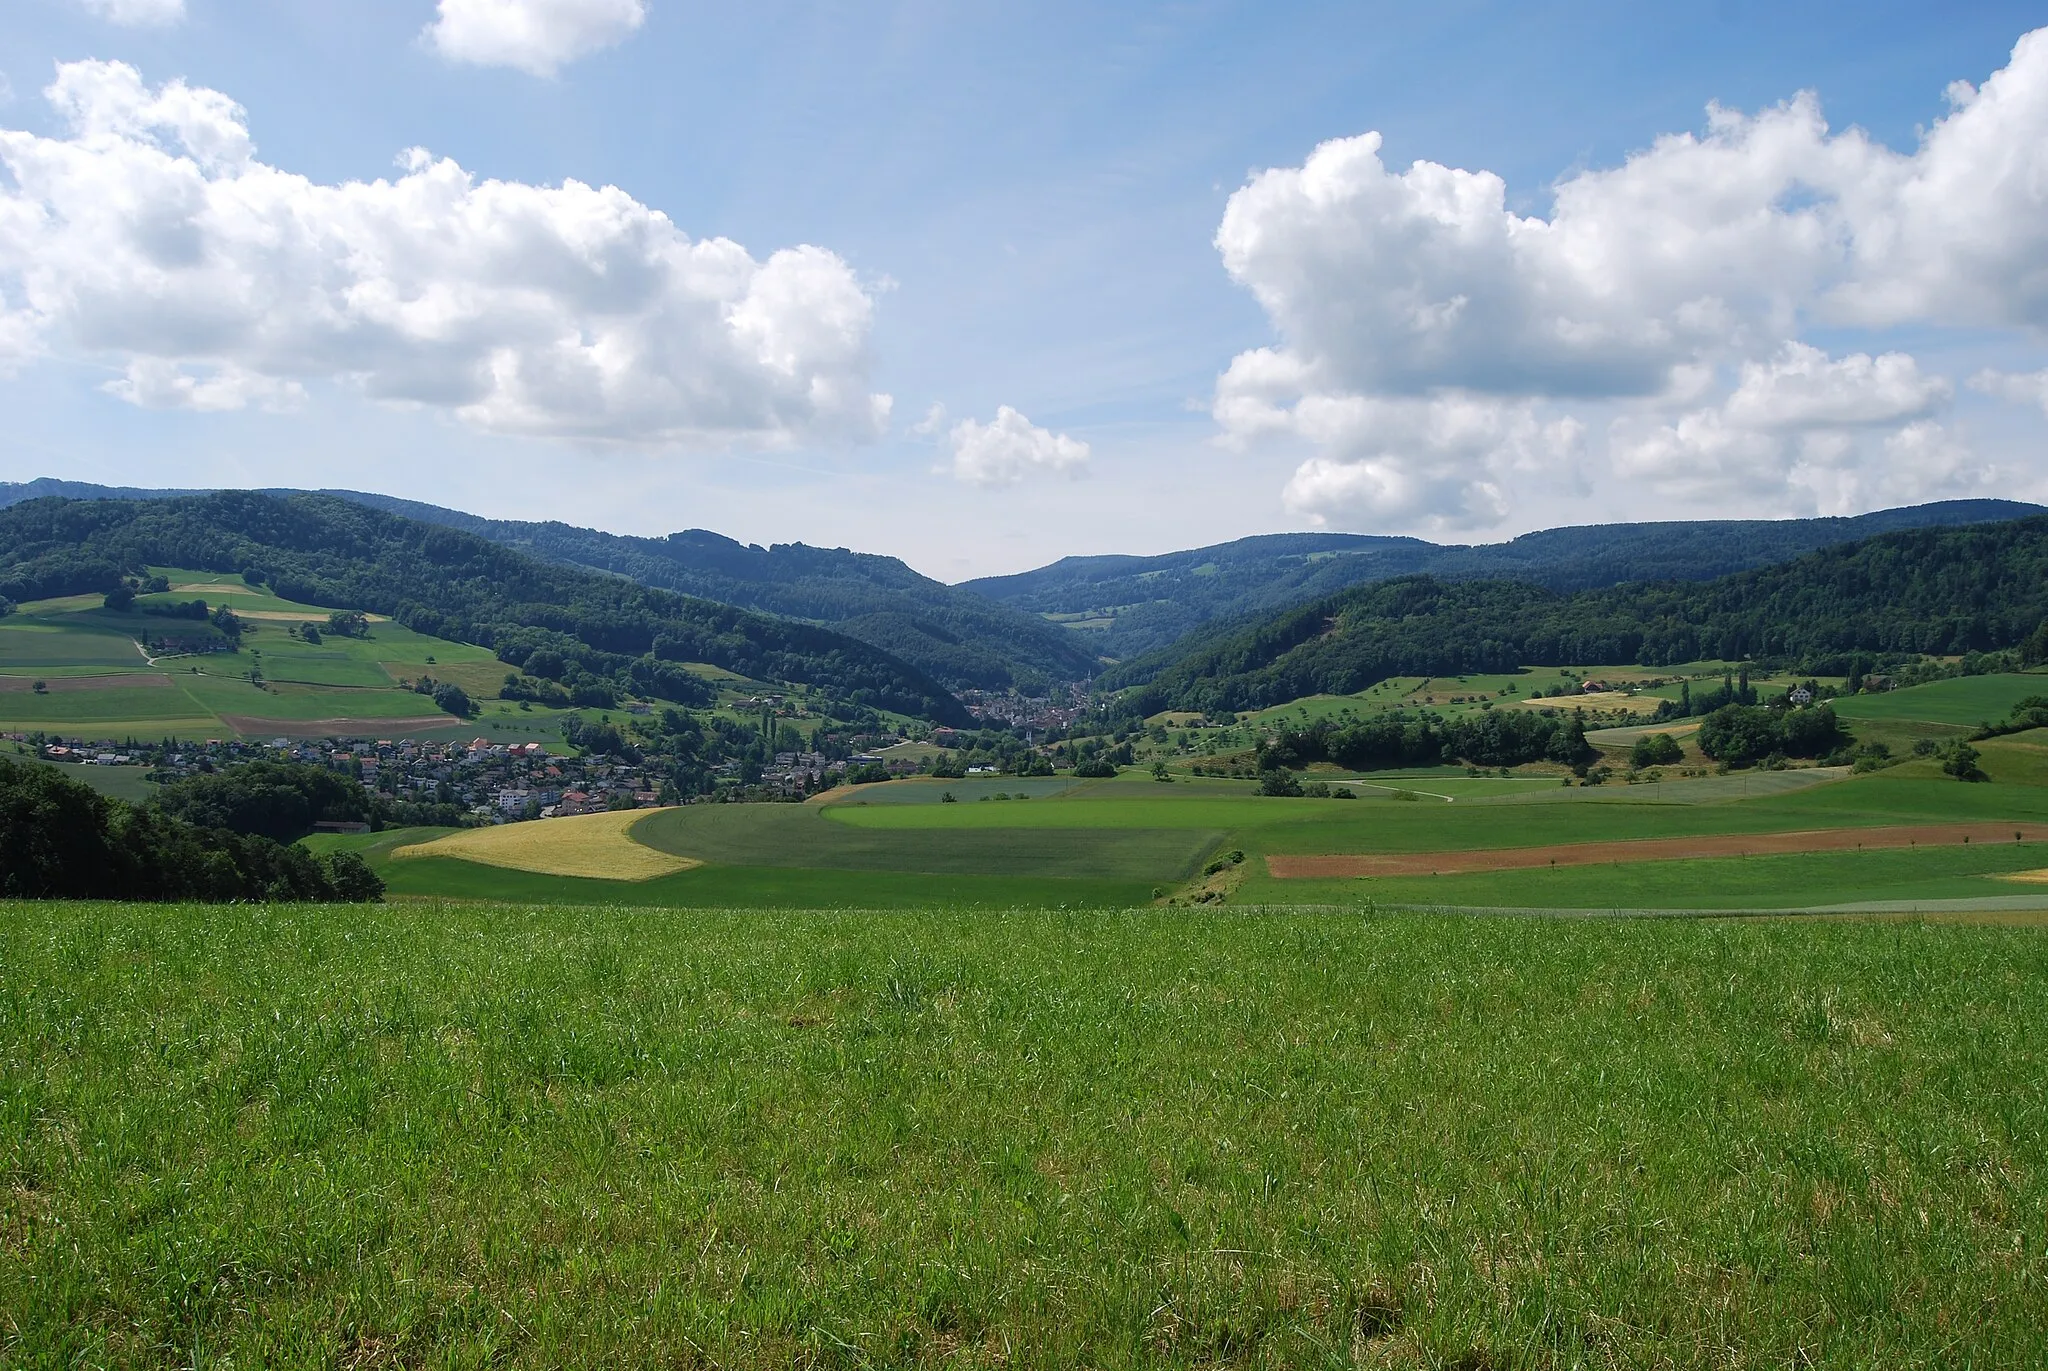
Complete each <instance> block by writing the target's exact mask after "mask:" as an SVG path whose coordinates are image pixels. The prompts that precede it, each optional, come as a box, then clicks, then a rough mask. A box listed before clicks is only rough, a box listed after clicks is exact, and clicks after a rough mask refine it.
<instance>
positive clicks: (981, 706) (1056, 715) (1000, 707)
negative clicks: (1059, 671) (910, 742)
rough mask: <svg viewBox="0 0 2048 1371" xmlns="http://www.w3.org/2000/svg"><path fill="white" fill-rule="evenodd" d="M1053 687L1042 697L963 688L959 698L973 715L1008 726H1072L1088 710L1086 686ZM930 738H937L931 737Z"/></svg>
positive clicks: (1047, 728) (1042, 728) (1047, 727)
mask: <svg viewBox="0 0 2048 1371" xmlns="http://www.w3.org/2000/svg"><path fill="white" fill-rule="evenodd" d="M1057 690H1058V693H1056V694H1053V695H1050V696H1046V697H1044V698H1039V697H1036V696H1030V695H1019V694H1018V693H1017V692H1016V691H1014V690H963V691H961V692H960V702H961V703H962V704H964V705H966V706H967V712H968V713H969V714H972V715H973V716H974V717H975V718H977V719H982V720H985V721H987V722H989V723H992V724H1001V725H1004V726H1005V727H1009V728H1030V729H1038V730H1042V731H1048V732H1049V731H1051V730H1053V729H1063V728H1071V727H1073V725H1074V724H1075V722H1076V721H1078V720H1079V719H1080V718H1081V716H1082V715H1084V714H1086V713H1087V712H1088V687H1087V686H1086V685H1085V684H1083V683H1080V682H1075V683H1073V684H1070V685H1067V686H1063V687H1058V688H1057ZM933 741H934V742H936V741H938V740H937V739H936V738H934V739H933ZM940 746H945V744H943V743H942V744H940Z"/></svg>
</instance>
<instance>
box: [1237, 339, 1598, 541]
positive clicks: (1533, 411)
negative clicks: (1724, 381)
mask: <svg viewBox="0 0 2048 1371" xmlns="http://www.w3.org/2000/svg"><path fill="white" fill-rule="evenodd" d="M1300 382H1301V378H1300V375H1299V372H1298V371H1297V370H1296V369H1295V367H1294V364H1293V363H1292V361H1291V359H1290V358H1288V357H1287V356H1285V355H1284V354H1281V353H1277V352H1274V351H1271V350H1269V349H1260V350H1258V351H1255V352H1248V353H1245V354H1243V355H1241V356H1239V357H1238V358H1237V359H1236V361H1234V362H1233V363H1232V364H1231V367H1230V370H1229V371H1228V372H1227V373H1226V374H1225V375H1224V377H1223V379H1222V381H1221V382H1220V383H1219V384H1218V387H1217V403H1216V412H1217V415H1218V417H1219V418H1220V419H1221V420H1222V421H1223V424H1224V429H1225V432H1226V433H1227V434H1228V435H1229V436H1230V441H1232V442H1234V443H1237V444H1245V443H1249V442H1251V441H1254V440H1256V439H1259V438H1266V437H1274V436H1286V437H1291V438H1294V439H1298V440H1300V441H1302V442H1305V443H1307V444H1309V445H1310V446H1312V447H1315V448H1317V449H1319V450H1320V452H1321V453H1322V454H1323V455H1320V456H1316V457H1312V458H1310V459H1309V460H1307V461H1305V462H1303V463H1302V464H1301V466H1300V467H1299V468H1298V469H1297V470H1296V471H1295V473H1294V478H1293V480H1291V481H1290V482H1289V483H1288V485H1287V488H1286V490H1285V491H1284V492H1283V493H1282V500H1283V502H1284V503H1285V504H1286V506H1287V508H1288V509H1289V510H1291V511H1293V512H1294V513H1296V514H1299V515H1302V516H1304V517H1305V518H1307V519H1308V520H1309V521H1310V522H1311V523H1314V524H1317V525H1319V526H1320V525H1329V524H1335V525H1339V526H1343V527H1357V526H1364V525H1370V524H1373V523H1375V522H1382V523H1395V524H1399V525H1402V526H1404V527H1414V528H1425V529H1429V530H1431V531H1444V530H1455V529H1465V528H1479V527H1485V526H1487V525H1489V524H1493V523H1497V522H1499V521H1500V520H1501V519H1502V518H1503V517H1504V516H1505V515H1506V514H1507V512H1508V497H1507V489H1508V486H1509V485H1510V483H1511V482H1512V481H1513V479H1514V478H1515V476H1516V475H1517V474H1519V473H1541V474H1543V475H1544V477H1545V478H1546V479H1551V480H1556V479H1559V478H1560V477H1563V478H1564V479H1567V480H1572V479H1573V477H1572V474H1571V473H1572V468H1573V466H1574V464H1575V462H1576V461H1577V459H1578V457H1579V455H1580V452H1581V446H1582V439H1583V437H1584V433H1583V429H1582V427H1581V426H1580V425H1579V424H1578V423H1577V422H1576V421H1575V420H1572V419H1568V418H1555V419H1550V420H1548V421H1545V420H1544V419H1543V418H1542V417H1541V416H1539V414H1538V412H1537V408H1536V406H1535V405H1533V404H1531V403H1529V402H1527V401H1521V400H1504V399H1501V398H1500V397H1497V396H1488V395H1479V394H1475V393H1472V392H1469V391H1455V392H1439V393H1437V394H1435V395H1431V396H1367V395H1342V394H1325V393H1315V392H1311V393H1308V394H1302V393H1301V388H1300Z"/></svg>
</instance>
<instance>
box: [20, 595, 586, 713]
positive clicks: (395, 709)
mask: <svg viewBox="0 0 2048 1371" xmlns="http://www.w3.org/2000/svg"><path fill="white" fill-rule="evenodd" d="M160 570H163V571H164V573H165V574H166V575H167V576H168V577H169V578H170V580H171V582H172V584H173V585H174V586H178V587H185V588H184V589H174V590H173V591H171V592H170V593H168V594H159V595H154V596H144V597H141V600H140V601H139V602H138V603H142V604H147V603H151V602H154V601H183V600H190V599H192V598H193V597H194V596H198V597H199V598H202V599H207V601H208V603H209V604H212V603H225V604H228V605H231V606H232V607H234V608H235V609H237V610H239V611H242V612H244V613H252V614H253V613H259V612H260V613H290V614H292V615H293V616H294V620H291V621H281V620H275V619H255V618H251V619H248V620H246V621H245V631H244V638H243V646H242V650H241V651H239V652H235V653H223V654H217V655H211V656H203V657H174V658H170V659H167V660H166V661H164V662H163V663H162V664H161V665H159V666H157V667H155V668H152V667H150V666H149V665H148V663H147V662H146V661H145V659H144V658H143V657H142V655H141V653H140V652H139V651H138V650H137V648H136V646H135V642H134V640H133V637H132V635H135V634H140V633H143V632H146V631H151V630H156V631H170V630H171V629H173V628H175V629H176V630H177V631H180V632H196V633H210V630H208V629H206V628H205V627H204V626H202V625H196V624H187V623H185V622H184V621H174V620H166V619H157V618H151V617H148V616H145V615H143V614H140V613H113V612H110V611H107V610H105V609H104V608H102V607H101V597H99V596H71V597H67V598H65V599H61V600H46V601H39V602H36V603H34V604H31V605H26V606H23V607H22V612H21V613H19V614H16V615H11V616H9V617H8V618H6V619H4V620H0V676H5V677H9V678H14V679H18V678H20V677H24V676H27V677H47V678H48V679H49V680H50V681H51V684H52V689H51V690H50V692H49V693H48V694H46V695H36V694H33V693H32V692H26V691H14V690H11V689H8V690H0V728H4V729H10V730H17V731H29V730H35V729H42V730H45V731H49V732H56V733H70V732H73V731H76V732H79V733H81V734H84V735H87V736H91V737H108V738H113V737H121V736H126V735H128V734H135V735H137V736H143V735H153V736H154V735H162V734H165V733H175V734H180V735H187V736H189V735H192V734H194V733H199V734H202V735H206V736H220V737H225V736H232V735H234V734H235V733H236V732H238V731H239V732H240V733H241V734H242V735H243V736H251V737H260V736H263V735H265V734H267V733H271V732H274V731H277V730H278V729H279V728H281V727H284V726H288V725H293V724H306V723H311V722H318V721H323V720H329V719H332V720H335V721H337V722H336V723H335V725H334V731H336V732H338V733H354V732H378V733H389V732H392V731H394V730H392V728H391V721H394V720H398V719H422V720H430V721H435V722H430V723H427V724H424V725H422V726H419V727H415V728H411V729H405V730H398V731H401V732H404V733H405V734H406V735H407V736H411V737H428V738H447V739H453V738H458V737H459V738H469V737H474V736H478V735H482V736H485V737H490V738H493V739H496V740H505V741H526V740H529V739H533V738H542V739H547V740H558V739H559V738H560V736H561V717H562V715H563V714H564V713H565V711H560V710H550V709H545V708H530V709H527V710H520V709H518V708H517V707H516V706H515V705H510V704H504V703H501V702H499V701H496V700H492V699H489V698H488V696H490V695H493V694H495V693H496V691H497V688H498V686H499V684H500V683H501V682H502V680H503V679H504V675H505V668H504V665H503V664H502V663H500V662H498V661H497V660H496V658H495V657H493V656H492V654H491V653H490V652H489V651H487V650H486V649H484V648H480V647H475V646H469V645H465V644H461V643H452V642H448V641H445V640H443V639H439V638H430V637H427V636H425V635H423V634H419V633H415V632H413V631H412V630H410V629H407V628H403V627H401V626H400V625H398V624H394V623H389V622H373V623H372V624H371V625H370V627H369V630H368V635H367V636H366V637H363V638H346V637H340V636H337V635H334V634H326V633H323V634H322V637H321V641H320V642H319V643H318V644H312V643H307V642H305V641H304V640H303V639H301V638H299V637H297V636H294V634H293V633H292V632H291V630H292V629H293V628H294V626H295V623H298V622H303V623H311V624H314V625H316V626H318V625H324V624H325V623H326V621H327V615H328V613H329V611H328V610H327V609H325V608H322V607H319V606H314V605H303V604H297V603H294V602H292V601H289V600H284V599H280V598H279V597H278V596H277V595H275V594H274V593H272V592H271V591H270V590H268V589H267V588H263V587H254V586H248V585H245V584H243V583H242V581H241V580H240V578H239V577H230V576H221V575H216V574H212V573H204V572H193V571H189V570H181V569H178V568H161V569H160ZM252 669H255V670H258V671H260V673H261V674H262V676H263V678H264V685H263V686H262V687H261V688H259V687H258V686H257V685H255V684H253V683H252V682H250V681H249V680H248V679H247V677H248V673H249V672H250V671H251V670H252ZM108 673H113V674H119V675H124V676H126V675H132V676H134V677H135V684H134V685H133V686H132V687H126V686H116V687H111V688H107V689H91V690H85V689H76V688H66V687H65V686H64V682H65V681H66V680H67V679H69V678H74V677H79V676H85V675H104V674H108ZM422 675H430V676H433V677H434V678H435V679H436V680H451V681H455V682H456V683H457V684H460V685H462V686H463V687H464V689H466V690H469V691H470V692H471V694H472V696H474V697H479V703H480V704H481V706H482V716H481V717H480V718H478V719H476V720H470V721H464V720H460V719H456V718H454V717H452V716H445V715H443V714H442V713H441V711H439V710H438V709H436V708H435V706H434V704H433V702H432V701H431V700H430V699H428V698H427V697H425V696H422V695H419V694H417V693H415V692H412V691H409V690H400V689H399V688H398V687H397V685H396V684H395V682H396V680H397V679H398V678H399V677H401V676H402V677H404V678H406V679H408V680H410V679H416V678H417V677H419V676H422ZM152 679H159V680H167V681H168V682H169V683H170V687H171V688H170V689H163V688H161V687H155V688H152V687H151V686H149V685H146V684H145V682H147V681H150V680H152ZM222 716H229V717H233V718H235V719H237V720H238V721H240V727H239V729H237V728H236V727H231V726H230V725H229V724H228V723H226V722H225V721H224V719H223V717H222ZM441 719H445V720H446V722H445V723H442V722H438V721H439V720H441Z"/></svg>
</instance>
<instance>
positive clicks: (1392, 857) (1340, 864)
mask: <svg viewBox="0 0 2048 1371" xmlns="http://www.w3.org/2000/svg"><path fill="white" fill-rule="evenodd" d="M2014 842H2030V843H2034V842H2048V824H2040V823H2033V822H2018V823H1990V822H1980V823H1973V824H1911V825H1896V826H1893V827H1888V828H1829V829H1820V830H1817V831H1811V832H1805V833H1723V834H1715V835H1711V836H1702V837H1696V838H1631V839H1624V840H1620V841H1615V842H1601V843H1558V844H1554V845H1552V846H1549V847H1497V848H1484V849H1480V850H1478V851H1472V852H1397V853H1389V854H1386V855H1383V856H1352V855H1333V856H1304V857H1288V856H1271V857H1268V858H1266V870H1267V871H1268V872H1270V873H1271V874H1272V875H1273V877H1274V878H1275V879H1276V880H1283V881H1285V880H1300V879H1311V880H1313V879H1321V880H1328V879H1330V878H1332V877H1340V876H1458V875H1465V874H1467V873H1470V872H1475V871H1520V870H1528V869H1531V868H1535V867H1552V866H1598V865H1601V864H1604V863H1610V862H1612V863H1624V862H1671V861H1684V860H1687V859H1691V858H1700V857H1767V856H1778V855H1782V854H1786V853H1799V852H1848V851H1854V850H1857V849H1863V850H1870V849H1878V848H1899V847H1942V846H1949V845H1957V846H1959V845H1961V844H1963V843H2014Z"/></svg>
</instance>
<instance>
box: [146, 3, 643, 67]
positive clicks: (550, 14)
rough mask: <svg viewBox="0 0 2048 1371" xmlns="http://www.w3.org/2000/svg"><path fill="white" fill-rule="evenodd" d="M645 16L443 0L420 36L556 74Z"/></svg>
mask: <svg viewBox="0 0 2048 1371" xmlns="http://www.w3.org/2000/svg"><path fill="white" fill-rule="evenodd" d="M128 2H129V3H133V0H128ZM646 18H647V6H646V3H645V0H440V9H439V13H438V17H436V18H435V20H434V22H433V23H431V24H429V25H427V28H426V32H425V33H424V34H423V35H422V36H423V37H424V38H425V39H426V40H427V42H428V43H429V44H431V45H432V46H433V48H434V50H435V51H436V52H439V53H440V54H441V55H442V56H443V57H446V58H448V59H449V60H450V61H453V62H469V63H472V64H474V65H476V66H484V67H516V68H518V69H519V70H521V71H527V72H532V73H533V74H534V75H535V76H553V75H554V74H555V72H556V71H557V70H558V69H559V68H561V67H562V66H564V65H565V64H567V63H570V62H573V61H575V60H576V59H577V58H579V57H586V56H588V55H589V54H591V53H593V52H597V51H598V50H600V49H602V48H608V47H611V46H612V45H614V44H616V43H620V42H623V41H624V40H625V39H626V38H627V37H629V36H630V35H631V34H632V33H633V31H634V30H635V29H637V28H639V27H640V25H641V24H642V23H643V22H645V20H646Z"/></svg>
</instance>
